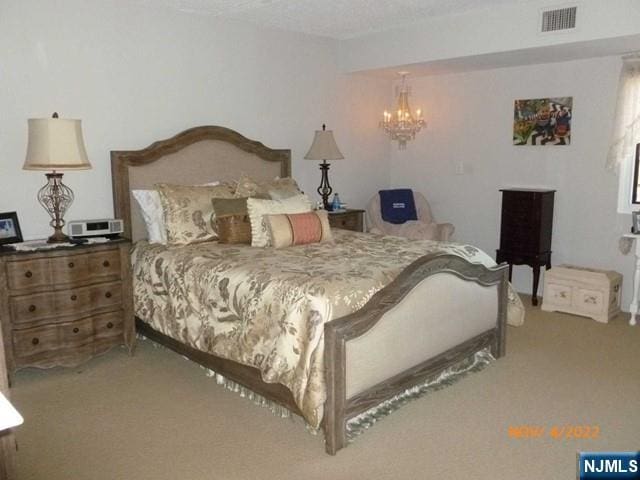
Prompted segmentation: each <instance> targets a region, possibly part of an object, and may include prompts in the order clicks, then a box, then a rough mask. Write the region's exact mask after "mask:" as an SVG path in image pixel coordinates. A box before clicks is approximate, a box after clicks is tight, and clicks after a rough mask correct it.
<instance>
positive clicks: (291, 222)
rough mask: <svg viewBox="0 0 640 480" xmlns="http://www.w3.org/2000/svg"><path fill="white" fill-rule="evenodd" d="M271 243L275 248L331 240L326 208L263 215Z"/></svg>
mask: <svg viewBox="0 0 640 480" xmlns="http://www.w3.org/2000/svg"><path fill="white" fill-rule="evenodd" d="M264 219H265V222H266V224H267V226H268V227H269V236H270V239H271V245H272V246H273V247H275V248H282V247H290V246H292V245H305V244H308V243H322V242H333V236H332V235H331V227H330V226H329V217H328V216H327V211H326V210H316V211H314V212H307V213H285V214H280V215H265V217H264Z"/></svg>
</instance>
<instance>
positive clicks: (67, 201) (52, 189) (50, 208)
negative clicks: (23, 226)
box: [38, 172, 74, 243]
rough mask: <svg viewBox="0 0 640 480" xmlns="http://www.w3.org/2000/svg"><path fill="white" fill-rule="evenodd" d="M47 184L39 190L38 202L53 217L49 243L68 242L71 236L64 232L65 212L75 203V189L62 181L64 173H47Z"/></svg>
mask: <svg viewBox="0 0 640 480" xmlns="http://www.w3.org/2000/svg"><path fill="white" fill-rule="evenodd" d="M45 176H46V177H47V184H46V185H45V186H44V187H42V188H41V189H40V190H38V202H40V205H42V207H43V208H44V209H45V210H46V211H47V213H48V214H49V216H50V217H51V221H50V222H49V225H51V226H52V227H53V229H54V232H53V235H51V236H50V237H49V238H48V239H47V243H62V242H68V241H69V237H68V236H67V235H65V234H64V233H62V227H64V224H65V222H64V218H63V217H64V214H65V213H66V212H67V210H68V209H69V206H71V204H72V203H73V198H74V197H73V191H72V190H71V189H70V188H69V187H67V186H66V185H65V184H64V183H62V173H57V172H52V173H45Z"/></svg>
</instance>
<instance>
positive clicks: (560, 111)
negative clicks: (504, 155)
mask: <svg viewBox="0 0 640 480" xmlns="http://www.w3.org/2000/svg"><path fill="white" fill-rule="evenodd" d="M572 115H573V97H554V98H531V99H527V100H516V101H515V104H514V108H513V144H514V145H545V146H549V145H569V144H570V143H571V119H572Z"/></svg>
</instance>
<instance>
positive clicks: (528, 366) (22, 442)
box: [13, 309, 640, 480]
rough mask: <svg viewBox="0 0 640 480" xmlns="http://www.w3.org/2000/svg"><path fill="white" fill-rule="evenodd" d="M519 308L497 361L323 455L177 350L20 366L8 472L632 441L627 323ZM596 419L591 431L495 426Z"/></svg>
mask: <svg viewBox="0 0 640 480" xmlns="http://www.w3.org/2000/svg"><path fill="white" fill-rule="evenodd" d="M626 320H627V315H625V316H624V317H619V318H618V319H616V320H614V321H613V322H612V323H610V324H608V325H602V324H598V323H596V322H594V321H592V320H588V319H585V318H580V317H575V316H571V315H564V314H547V313H542V312H541V311H540V310H538V309H530V310H529V312H528V316H527V320H526V324H525V325H524V326H523V327H520V328H511V327H510V328H509V332H508V344H507V348H508V353H507V357H505V358H504V359H502V360H500V361H498V362H497V363H494V364H493V365H491V366H489V367H488V368H487V369H485V370H483V371H482V372H479V373H476V374H473V375H471V376H468V377H466V378H464V379H463V380H461V381H460V382H458V383H457V384H455V385H453V386H451V387H448V388H446V389H444V390H441V391H439V392H436V393H433V394H430V395H428V396H427V397H424V398H421V399H418V400H416V401H414V402H412V403H410V404H409V405H407V406H405V407H404V408H402V409H401V410H400V411H398V412H396V413H395V414H393V415H392V416H390V417H387V418H386V419H384V420H382V421H381V422H379V423H378V424H376V425H375V426H374V427H373V428H372V429H370V430H369V431H367V432H366V433H365V434H364V435H362V436H361V437H359V438H358V439H357V440H356V441H355V442H354V443H353V444H351V445H350V446H349V447H347V448H346V449H344V450H342V451H340V452H339V453H338V455H337V456H335V457H330V456H328V455H326V454H325V453H324V446H323V443H322V437H320V436H316V437H314V436H311V435H310V434H308V433H307V432H306V431H305V428H304V427H303V425H302V424H301V423H300V422H294V421H291V420H287V419H280V418H276V417H274V416H273V415H272V414H271V413H270V412H269V411H267V410H266V409H263V408H260V407H257V406H255V405H253V404H252V403H251V402H249V401H248V400H246V399H241V398H239V397H238V396H237V395H236V394H233V393H231V392H229V391H227V390H225V389H223V388H221V387H219V386H217V385H216V384H215V382H214V381H212V380H211V379H209V378H207V377H206V376H205V375H204V373H203V371H202V370H201V369H200V368H199V367H198V366H197V365H194V364H193V363H190V362H188V361H186V360H184V359H182V358H181V357H179V356H178V355H175V354H173V353H171V352H168V351H166V350H163V349H156V348H153V347H152V346H151V343H150V342H149V341H144V342H141V343H140V345H139V348H138V351H137V354H136V355H135V356H134V357H128V356H127V355H125V354H124V353H123V351H122V350H115V351H113V352H111V353H109V354H107V355H105V356H102V357H100V358H96V359H94V360H93V361H91V362H90V363H88V364H86V365H84V366H83V367H81V368H76V369H68V370H63V369H54V370H50V371H35V370H28V371H23V372H20V373H19V374H18V375H17V377H16V380H15V388H14V390H13V400H14V403H15V404H16V405H17V407H18V408H19V409H20V411H21V412H22V413H23V415H24V417H25V419H26V421H25V424H24V425H23V426H22V427H20V428H19V429H18V430H17V438H18V442H19V453H18V471H19V478H20V480H28V479H38V480H57V479H64V480H84V479H86V480H102V479H109V480H114V479H127V480H129V479H131V480H145V479H149V480H151V479H153V480H164V479H171V480H176V479H184V480H200V479H207V480H212V479H230V480H232V479H296V480H299V479H320V478H322V479H327V478H331V479H368V480H370V479H414V478H420V479H431V478H433V479H470V478H473V479H492V480H495V479H522V480H525V479H535V480H541V479H545V480H546V479H571V478H575V465H576V452H577V451H578V450H631V449H638V448H640V327H635V328H632V327H630V326H628V324H627V323H626ZM510 425H512V426H516V425H532V426H540V427H544V428H545V429H546V430H547V431H548V430H549V429H550V428H551V427H552V426H554V425H558V426H563V425H590V426H597V427H599V428H600V435H599V438H598V439H596V440H575V439H554V438H551V437H550V436H549V435H548V434H545V435H544V437H543V438H536V439H513V438H509V435H508V427H509V426H510Z"/></svg>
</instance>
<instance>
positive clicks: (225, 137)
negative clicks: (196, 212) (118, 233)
mask: <svg viewBox="0 0 640 480" xmlns="http://www.w3.org/2000/svg"><path fill="white" fill-rule="evenodd" d="M242 173H246V174H247V175H250V176H251V177H252V178H255V179H256V180H271V179H273V178H274V177H276V176H281V177H286V176H290V175H291V150H274V149H271V148H268V147H265V146H264V145H263V144H262V143H260V142H256V141H253V140H249V139H248V138H246V137H244V136H242V135H240V134H239V133H238V132H235V131H233V130H230V129H228V128H225V127H218V126H204V127H195V128H191V129H189V130H185V131H184V132H182V133H179V134H178V135H176V136H175V137H172V138H169V139H167V140H161V141H158V142H155V143H153V144H151V145H149V146H148V147H147V148H144V149H142V150H130V151H124V150H122V151H112V152H111V175H112V182H113V203H114V212H115V216H116V217H117V218H122V219H123V220H124V230H125V231H124V235H125V236H126V237H128V238H131V239H132V240H133V241H137V240H140V239H143V238H146V229H145V226H144V222H143V220H142V216H141V214H140V211H139V207H138V204H137V202H136V201H135V200H133V196H132V194H131V191H132V190H135V189H145V188H152V187H153V186H154V185H155V184H156V183H172V184H179V185H197V184H202V183H206V182H211V181H215V180H219V181H231V180H237V179H238V177H239V176H240V175H241V174H242Z"/></svg>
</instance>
